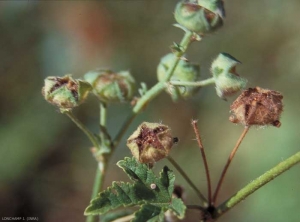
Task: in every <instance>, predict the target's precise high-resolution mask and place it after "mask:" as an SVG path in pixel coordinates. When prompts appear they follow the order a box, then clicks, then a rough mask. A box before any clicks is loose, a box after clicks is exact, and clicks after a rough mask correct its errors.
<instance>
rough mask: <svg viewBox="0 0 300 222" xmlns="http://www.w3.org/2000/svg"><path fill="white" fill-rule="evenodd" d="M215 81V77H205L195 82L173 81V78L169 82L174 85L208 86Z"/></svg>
mask: <svg viewBox="0 0 300 222" xmlns="http://www.w3.org/2000/svg"><path fill="white" fill-rule="evenodd" d="M214 83H215V78H213V77H212V78H209V79H205V80H201V81H197V82H186V81H175V80H171V81H170V84H171V85H174V86H199V87H203V86H208V85H211V84H214Z"/></svg>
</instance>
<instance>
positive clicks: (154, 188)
mask: <svg viewBox="0 0 300 222" xmlns="http://www.w3.org/2000/svg"><path fill="white" fill-rule="evenodd" d="M117 165H118V166H119V167H120V168H122V169H123V170H124V172H125V173H126V174H127V175H128V177H129V178H130V179H131V180H132V182H133V183H125V182H113V183H112V186H111V187H108V188H107V189H106V190H104V191H102V192H101V193H99V194H98V196H97V197H96V198H95V199H93V200H92V201H91V203H90V205H89V206H88V207H87V208H86V210H85V212H84V214H85V215H97V214H104V213H106V212H108V211H110V210H113V209H117V208H119V207H127V206H135V205H141V208H140V210H139V211H137V212H136V213H135V218H134V219H133V221H135V222H139V221H141V222H144V221H162V220H163V216H164V212H165V211H167V210H169V209H170V210H172V211H173V212H174V213H175V214H176V216H178V217H179V218H183V216H184V212H185V209H186V207H185V205H184V203H183V202H182V200H181V199H178V198H172V193H173V189H174V181H175V175H174V173H173V172H172V171H171V170H170V169H169V168H168V167H166V166H165V167H164V168H163V170H162V171H161V173H160V175H159V177H157V176H156V175H155V174H154V172H153V171H152V170H151V169H148V166H147V165H146V164H141V163H139V162H137V160H136V159H135V158H128V157H126V158H125V159H124V160H121V161H119V162H118V163H117Z"/></svg>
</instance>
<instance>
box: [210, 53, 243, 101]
mask: <svg viewBox="0 0 300 222" xmlns="http://www.w3.org/2000/svg"><path fill="white" fill-rule="evenodd" d="M238 64H240V61H238V60H237V59H235V58H234V57H232V56H231V55H229V54H228V53H220V54H219V55H218V57H217V58H216V59H215V60H214V61H213V62H212V64H211V73H212V75H213V77H214V79H215V84H216V91H217V95H218V96H219V97H221V98H222V99H226V97H227V96H231V95H233V94H234V93H236V92H238V91H240V90H241V89H243V88H244V87H245V86H246V84H247V80H246V79H244V78H242V77H240V76H239V74H237V73H236V66H237V65H238Z"/></svg>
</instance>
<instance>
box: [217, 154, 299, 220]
mask: <svg viewBox="0 0 300 222" xmlns="http://www.w3.org/2000/svg"><path fill="white" fill-rule="evenodd" d="M297 163H300V152H298V153H296V154H294V155H293V156H291V157H289V158H288V159H286V160H284V161H282V162H281V163H279V164H278V165H277V166H275V167H273V168H272V169H271V170H269V171H267V172H266V173H264V174H263V175H262V176H260V177H258V178H256V179H255V180H253V181H252V182H251V183H249V184H248V185H247V186H245V187H244V188H242V189H241V190H240V191H238V192H237V193H236V194H234V195H233V196H232V197H230V198H229V199H228V200H226V201H225V202H224V203H222V204H221V205H220V206H218V207H217V210H216V215H214V219H217V218H219V217H220V216H221V215H223V214H224V213H226V212H227V211H228V210H230V209H231V208H232V207H234V206H235V205H236V204H238V203H239V202H241V201H242V200H244V199H245V198H246V197H248V196H249V195H250V194H252V193H253V192H255V191H256V190H258V189H259V188H260V187H262V186H264V185H265V184H266V183H268V182H270V181H271V180H273V179H275V178H276V177H278V176H279V175H280V174H282V173H283V172H285V171H287V170H288V169H290V168H291V167H292V166H294V165H296V164H297Z"/></svg>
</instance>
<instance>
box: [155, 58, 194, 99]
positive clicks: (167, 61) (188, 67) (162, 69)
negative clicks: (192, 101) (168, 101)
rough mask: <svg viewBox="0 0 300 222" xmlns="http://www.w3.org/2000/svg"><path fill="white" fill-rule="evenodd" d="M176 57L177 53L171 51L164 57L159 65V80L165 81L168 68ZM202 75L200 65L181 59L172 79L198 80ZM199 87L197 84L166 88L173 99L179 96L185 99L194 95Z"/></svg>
mask: <svg viewBox="0 0 300 222" xmlns="http://www.w3.org/2000/svg"><path fill="white" fill-rule="evenodd" d="M174 59H175V55H174V54H172V53H169V54H167V55H165V56H164V57H162V59H161V61H160V63H159V65H158V67H157V78H158V80H159V81H163V80H164V79H165V77H166V74H167V72H168V69H169V67H170V65H171V63H172V61H173V60H174ZM199 77H200V67H199V65H195V64H191V63H189V62H187V61H184V60H180V61H179V63H178V65H177V67H176V69H175V71H174V74H173V76H172V77H171V80H173V81H189V82H193V81H197V80H198V79H199ZM198 90H199V87H197V86H171V87H169V88H167V89H166V91H167V93H169V94H170V95H171V96H172V99H173V100H175V101H176V100H177V98H178V97H182V98H184V99H187V98H190V97H192V96H193V95H194V94H195V93H196V92H197V91H198Z"/></svg>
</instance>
